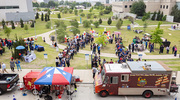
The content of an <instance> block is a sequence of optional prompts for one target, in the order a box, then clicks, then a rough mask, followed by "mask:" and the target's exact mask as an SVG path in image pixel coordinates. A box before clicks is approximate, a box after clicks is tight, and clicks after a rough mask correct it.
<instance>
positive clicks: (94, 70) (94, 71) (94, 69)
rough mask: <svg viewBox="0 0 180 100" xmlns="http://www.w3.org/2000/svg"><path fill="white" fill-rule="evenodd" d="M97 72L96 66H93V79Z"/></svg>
mask: <svg viewBox="0 0 180 100" xmlns="http://www.w3.org/2000/svg"><path fill="white" fill-rule="evenodd" d="M96 72H97V68H96V67H95V66H93V68H92V73H93V79H94V77H95V74H96Z"/></svg>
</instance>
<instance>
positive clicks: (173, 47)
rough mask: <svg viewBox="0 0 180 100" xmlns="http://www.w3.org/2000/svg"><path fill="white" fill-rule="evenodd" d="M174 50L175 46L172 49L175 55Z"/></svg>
mask: <svg viewBox="0 0 180 100" xmlns="http://www.w3.org/2000/svg"><path fill="white" fill-rule="evenodd" d="M174 48H175V46H173V47H172V54H173V53H174Z"/></svg>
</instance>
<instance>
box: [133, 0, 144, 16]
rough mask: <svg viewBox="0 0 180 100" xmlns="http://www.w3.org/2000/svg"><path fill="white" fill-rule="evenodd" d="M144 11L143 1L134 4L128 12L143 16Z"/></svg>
mask: <svg viewBox="0 0 180 100" xmlns="http://www.w3.org/2000/svg"><path fill="white" fill-rule="evenodd" d="M145 11H146V5H145V3H144V2H143V1H138V2H134V3H133V4H132V7H131V9H130V12H131V13H134V14H137V16H143V15H144V13H145Z"/></svg>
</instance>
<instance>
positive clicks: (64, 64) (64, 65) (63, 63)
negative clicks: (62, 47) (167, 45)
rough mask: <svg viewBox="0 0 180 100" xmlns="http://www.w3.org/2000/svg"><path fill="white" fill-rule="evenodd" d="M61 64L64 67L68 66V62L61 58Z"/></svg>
mask: <svg viewBox="0 0 180 100" xmlns="http://www.w3.org/2000/svg"><path fill="white" fill-rule="evenodd" d="M61 65H62V67H66V62H65V61H64V59H62V60H61Z"/></svg>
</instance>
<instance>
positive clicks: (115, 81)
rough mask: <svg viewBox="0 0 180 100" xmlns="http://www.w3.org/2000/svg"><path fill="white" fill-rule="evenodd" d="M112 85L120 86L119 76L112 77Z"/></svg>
mask: <svg viewBox="0 0 180 100" xmlns="http://www.w3.org/2000/svg"><path fill="white" fill-rule="evenodd" d="M110 83H111V84H118V76H113V77H111V80H110Z"/></svg>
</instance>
